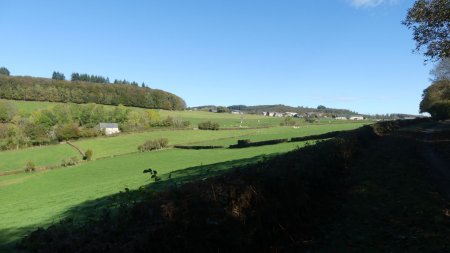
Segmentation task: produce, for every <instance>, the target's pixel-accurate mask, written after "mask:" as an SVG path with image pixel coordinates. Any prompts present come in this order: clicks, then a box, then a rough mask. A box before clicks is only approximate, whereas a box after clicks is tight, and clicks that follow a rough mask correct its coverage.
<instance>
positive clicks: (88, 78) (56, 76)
mask: <svg viewBox="0 0 450 253" xmlns="http://www.w3.org/2000/svg"><path fill="white" fill-rule="evenodd" d="M5 69H6V68H5ZM6 70H7V69H6ZM1 73H2V69H0V74H1ZM7 73H8V75H9V71H8V72H7ZM52 79H53V80H66V76H65V75H64V74H63V73H61V72H58V71H53V74H52ZM70 80H71V81H72V82H77V81H81V82H90V83H103V84H110V83H111V82H110V81H109V77H104V76H100V75H89V74H80V73H77V72H74V73H72V75H71V77H70ZM113 84H128V85H133V86H139V84H138V83H137V82H136V81H132V82H130V81H128V80H126V79H123V80H120V79H114V82H113ZM141 87H142V88H145V87H147V86H146V85H145V83H144V82H142V84H141Z"/></svg>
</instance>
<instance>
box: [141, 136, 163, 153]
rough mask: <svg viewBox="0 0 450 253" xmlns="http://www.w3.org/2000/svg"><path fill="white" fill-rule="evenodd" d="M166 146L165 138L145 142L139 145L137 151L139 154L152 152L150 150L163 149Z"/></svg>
mask: <svg viewBox="0 0 450 253" xmlns="http://www.w3.org/2000/svg"><path fill="white" fill-rule="evenodd" d="M168 144H169V140H168V139H167V138H159V139H156V140H149V141H146V142H145V143H144V144H142V145H140V146H139V147H138V149H139V151H141V152H145V151H152V150H157V149H162V148H165V147H167V145H168Z"/></svg>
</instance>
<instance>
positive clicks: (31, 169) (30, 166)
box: [25, 161, 36, 172]
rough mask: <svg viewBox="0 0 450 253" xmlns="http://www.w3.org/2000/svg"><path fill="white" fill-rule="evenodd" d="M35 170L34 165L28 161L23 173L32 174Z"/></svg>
mask: <svg viewBox="0 0 450 253" xmlns="http://www.w3.org/2000/svg"><path fill="white" fill-rule="evenodd" d="M35 170H36V165H35V164H34V162H32V161H28V162H27V165H26V166H25V172H32V171H35Z"/></svg>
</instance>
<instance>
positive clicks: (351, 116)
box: [191, 107, 423, 121]
mask: <svg viewBox="0 0 450 253" xmlns="http://www.w3.org/2000/svg"><path fill="white" fill-rule="evenodd" d="M222 108H223V107H222ZM191 110H194V111H197V110H202V111H209V112H212V113H231V114H237V115H242V114H253V115H255V114H259V115H263V116H266V117H278V118H283V117H293V118H329V119H335V120H353V121H359V120H376V121H379V120H393V119H394V120H395V119H415V118H417V117H423V116H421V115H410V114H379V115H361V114H358V113H346V114H344V113H333V112H329V111H328V112H322V111H320V110H315V111H309V112H308V111H307V112H301V113H299V112H289V111H287V112H279V111H263V112H254V111H250V112H249V111H243V110H223V109H222V110H221V108H220V107H212V108H211V107H200V108H191ZM332 110H333V109H332ZM347 112H350V111H347Z"/></svg>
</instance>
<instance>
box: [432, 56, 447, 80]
mask: <svg viewBox="0 0 450 253" xmlns="http://www.w3.org/2000/svg"><path fill="white" fill-rule="evenodd" d="M430 74H431V75H432V76H433V81H440V80H450V58H443V59H441V60H440V61H439V62H438V63H437V64H436V66H435V67H434V68H433V69H432V70H431V72H430Z"/></svg>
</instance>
